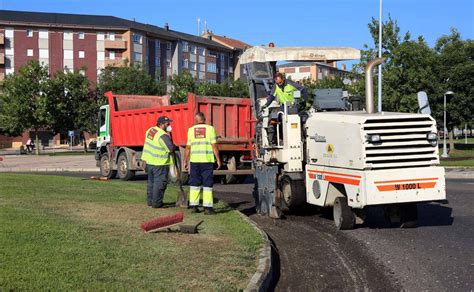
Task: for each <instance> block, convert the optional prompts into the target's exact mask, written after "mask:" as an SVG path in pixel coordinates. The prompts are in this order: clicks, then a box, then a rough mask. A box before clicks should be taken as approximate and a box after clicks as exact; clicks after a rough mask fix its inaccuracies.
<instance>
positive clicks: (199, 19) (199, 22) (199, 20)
mask: <svg viewBox="0 0 474 292" xmlns="http://www.w3.org/2000/svg"><path fill="white" fill-rule="evenodd" d="M197 21H198V36H200V35H201V18H199V17H198V19H197Z"/></svg>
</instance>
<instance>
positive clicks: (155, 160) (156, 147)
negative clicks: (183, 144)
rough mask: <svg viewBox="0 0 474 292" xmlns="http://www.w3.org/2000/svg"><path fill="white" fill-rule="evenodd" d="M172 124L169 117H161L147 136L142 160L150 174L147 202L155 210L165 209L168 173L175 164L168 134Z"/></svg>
mask: <svg viewBox="0 0 474 292" xmlns="http://www.w3.org/2000/svg"><path fill="white" fill-rule="evenodd" d="M171 122H172V120H170V119H169V118H168V117H165V116H161V117H159V118H158V121H157V124H156V126H153V127H151V128H149V129H148V130H147V131H146V134H145V144H144V146H143V151H142V157H141V160H142V161H145V167H146V172H147V174H148V185H147V202H148V206H151V207H153V208H161V207H163V197H164V195H165V191H166V186H167V185H168V173H169V171H170V165H171V164H172V163H173V161H172V158H171V153H172V152H173V151H175V150H176V146H175V145H174V144H173V142H172V141H171V137H170V135H169V134H168V133H169V132H171V125H170V123H171Z"/></svg>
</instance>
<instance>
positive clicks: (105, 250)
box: [0, 174, 263, 291]
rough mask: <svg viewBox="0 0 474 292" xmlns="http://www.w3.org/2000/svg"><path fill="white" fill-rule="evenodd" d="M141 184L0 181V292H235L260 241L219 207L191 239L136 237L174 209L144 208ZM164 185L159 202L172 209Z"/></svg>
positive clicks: (195, 217)
mask: <svg viewBox="0 0 474 292" xmlns="http://www.w3.org/2000/svg"><path fill="white" fill-rule="evenodd" d="M145 187H146V186H145V184H140V183H132V182H122V181H118V180H116V181H115V180H114V181H105V182H104V181H90V180H83V179H80V178H70V177H56V176H40V175H21V174H0V226H1V230H0V290H33V289H34V290H71V289H73V290H78V289H80V290H86V289H87V290H98V289H101V290H105V289H108V290H131V289H134V290H136V289H146V290H219V291H222V290H238V289H241V288H245V286H246V284H247V282H248V281H249V279H250V278H251V276H252V274H253V273H254V272H255V268H256V255H257V253H258V250H259V249H260V247H261V246H262V243H263V240H262V239H261V237H260V236H259V235H258V233H257V232H256V231H255V230H254V229H253V228H252V227H250V226H249V225H248V224H247V223H245V222H244V221H243V220H242V219H241V218H240V216H239V214H238V213H236V211H233V210H231V209H230V208H228V207H227V206H226V205H225V204H223V203H222V202H219V203H218V204H217V205H216V206H215V207H216V211H217V214H216V215H215V216H204V215H202V213H201V214H191V213H189V212H187V211H186V214H185V222H186V223H196V222H198V221H200V220H205V221H204V224H203V225H201V226H202V230H201V231H200V234H196V235H190V234H181V233H169V232H164V233H153V234H145V233H143V232H142V231H141V230H140V228H139V225H140V224H141V223H142V222H143V221H145V220H148V219H151V218H154V217H156V216H160V215H164V214H171V213H173V212H175V211H178V209H176V208H166V209H152V208H150V207H147V206H146V204H145ZM175 198H176V188H175V187H169V189H168V191H167V195H166V197H165V203H173V202H174V201H175Z"/></svg>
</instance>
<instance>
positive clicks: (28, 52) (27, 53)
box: [26, 49, 33, 57]
mask: <svg viewBox="0 0 474 292" xmlns="http://www.w3.org/2000/svg"><path fill="white" fill-rule="evenodd" d="M26 55H27V56H28V57H33V49H27V50H26Z"/></svg>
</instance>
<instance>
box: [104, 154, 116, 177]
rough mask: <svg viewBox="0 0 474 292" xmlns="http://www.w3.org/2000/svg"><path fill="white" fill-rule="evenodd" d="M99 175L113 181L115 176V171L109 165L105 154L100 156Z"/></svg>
mask: <svg viewBox="0 0 474 292" xmlns="http://www.w3.org/2000/svg"><path fill="white" fill-rule="evenodd" d="M100 175H101V176H103V177H106V178H108V179H113V178H115V176H116V175H117V171H116V170H113V169H112V167H111V165H110V160H109V155H108V154H107V153H104V154H102V155H101V156H100Z"/></svg>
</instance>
